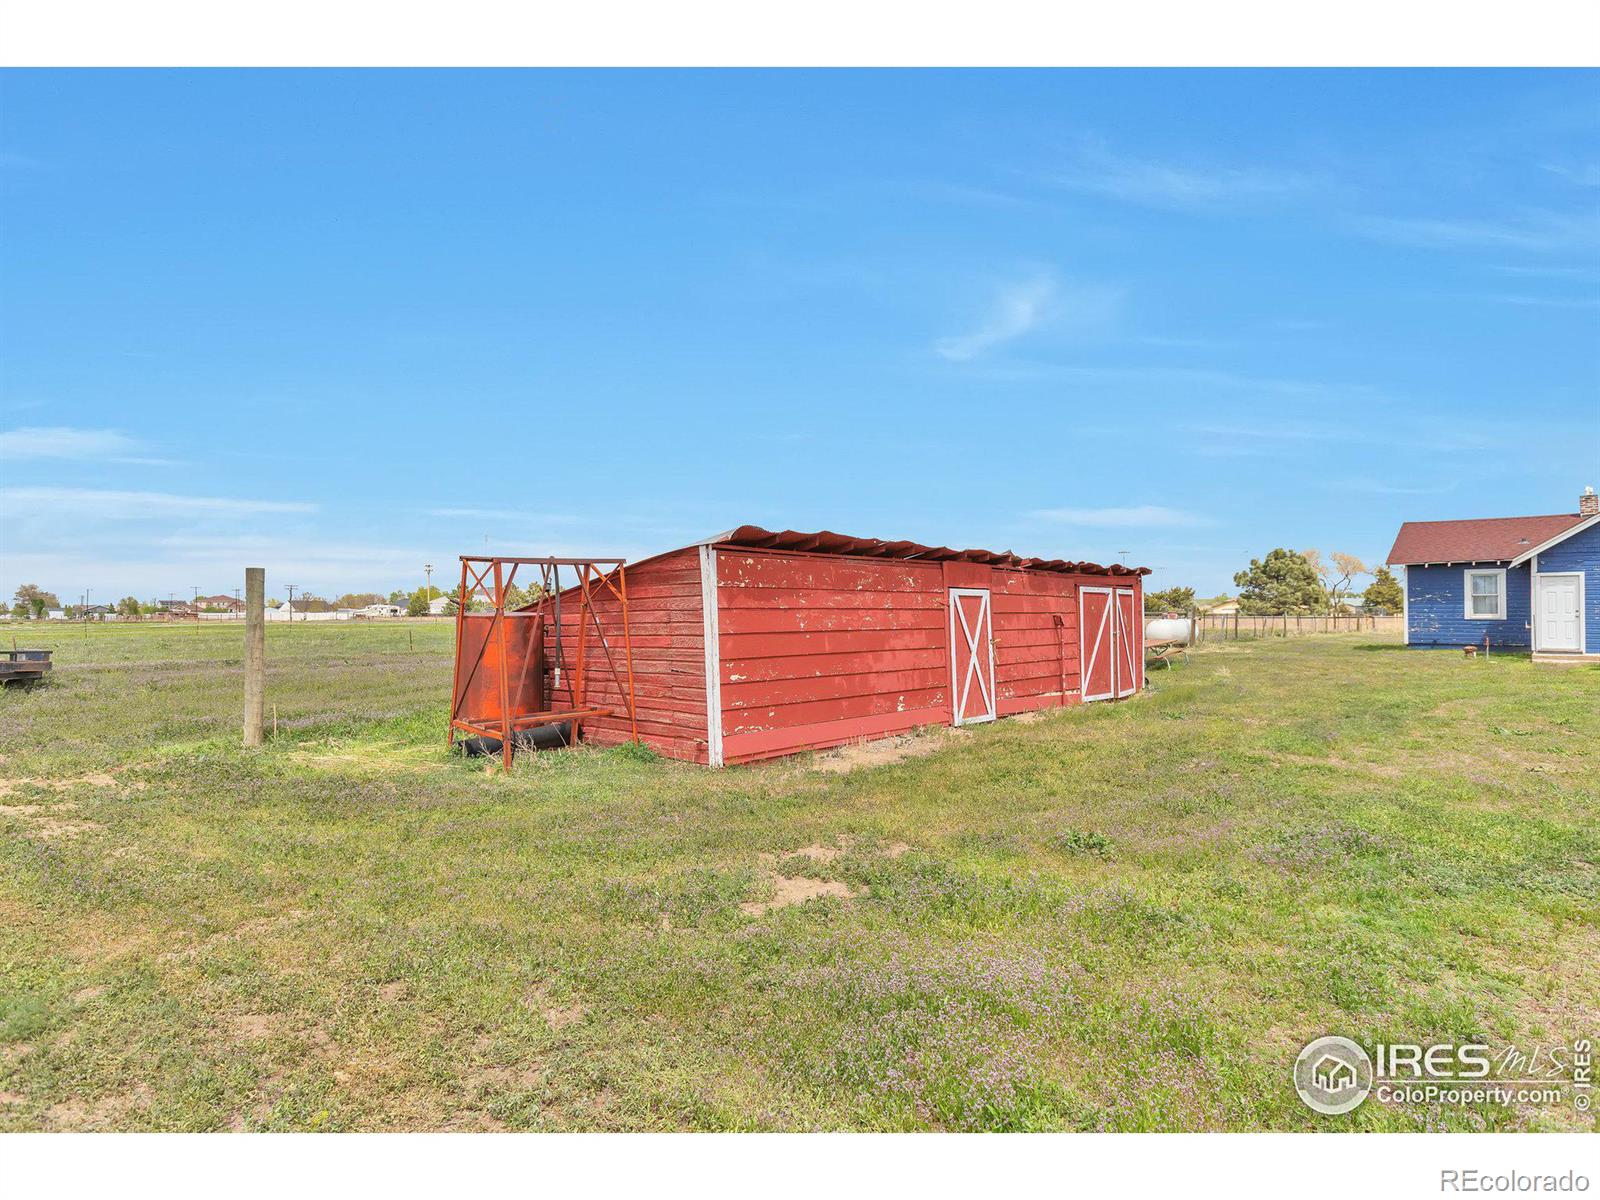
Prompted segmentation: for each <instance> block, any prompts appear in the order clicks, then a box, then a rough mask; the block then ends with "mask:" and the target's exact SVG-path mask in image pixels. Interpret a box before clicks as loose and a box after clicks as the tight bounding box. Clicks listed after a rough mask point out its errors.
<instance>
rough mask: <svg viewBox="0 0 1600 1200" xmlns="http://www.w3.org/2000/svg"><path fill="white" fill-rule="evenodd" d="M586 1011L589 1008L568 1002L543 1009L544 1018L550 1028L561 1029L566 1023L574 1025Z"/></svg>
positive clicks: (581, 1018)
mask: <svg viewBox="0 0 1600 1200" xmlns="http://www.w3.org/2000/svg"><path fill="white" fill-rule="evenodd" d="M588 1012H589V1010H588V1009H586V1008H584V1006H583V1005H581V1004H569V1005H566V1006H565V1007H562V1008H547V1009H545V1010H544V1019H545V1022H546V1023H547V1024H548V1025H549V1026H550V1028H551V1029H553V1030H561V1029H565V1028H566V1027H567V1026H568V1025H576V1024H577V1023H578V1022H579V1021H581V1020H583V1018H584V1017H585V1016H586V1015H587V1014H588Z"/></svg>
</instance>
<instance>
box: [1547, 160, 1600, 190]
mask: <svg viewBox="0 0 1600 1200" xmlns="http://www.w3.org/2000/svg"><path fill="white" fill-rule="evenodd" d="M1544 169H1545V170H1546V171H1549V172H1550V173H1551V174H1552V175H1559V176H1561V178H1563V179H1565V180H1568V181H1569V182H1572V183H1575V184H1577V185H1578V186H1579V187H1600V163H1577V164H1570V163H1545V164H1544Z"/></svg>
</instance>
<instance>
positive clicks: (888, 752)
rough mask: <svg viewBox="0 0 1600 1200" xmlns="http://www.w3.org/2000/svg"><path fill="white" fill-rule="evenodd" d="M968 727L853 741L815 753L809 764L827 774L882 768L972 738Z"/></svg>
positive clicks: (842, 773)
mask: <svg viewBox="0 0 1600 1200" xmlns="http://www.w3.org/2000/svg"><path fill="white" fill-rule="evenodd" d="M971 736H972V734H971V731H970V730H967V729H939V730H932V731H929V732H926V733H902V734H897V735H895V736H894V737H886V738H879V739H877V740H876V741H871V742H853V743H851V744H850V745H848V746H840V747H839V748H838V749H836V750H829V751H827V752H825V753H822V754H818V755H817V757H816V759H815V760H814V761H813V762H812V764H811V765H812V767H813V768H814V769H815V770H818V771H825V772H827V773H828V774H830V775H844V774H847V773H848V772H850V771H857V770H860V769H861V768H863V767H881V766H885V765H887V764H889V763H896V762H900V761H901V760H902V759H907V758H921V757H923V756H924V755H927V754H932V753H933V752H934V751H936V750H941V749H943V748H944V747H945V746H948V745H949V744H950V743H951V742H952V741H953V740H955V739H958V738H963V737H971Z"/></svg>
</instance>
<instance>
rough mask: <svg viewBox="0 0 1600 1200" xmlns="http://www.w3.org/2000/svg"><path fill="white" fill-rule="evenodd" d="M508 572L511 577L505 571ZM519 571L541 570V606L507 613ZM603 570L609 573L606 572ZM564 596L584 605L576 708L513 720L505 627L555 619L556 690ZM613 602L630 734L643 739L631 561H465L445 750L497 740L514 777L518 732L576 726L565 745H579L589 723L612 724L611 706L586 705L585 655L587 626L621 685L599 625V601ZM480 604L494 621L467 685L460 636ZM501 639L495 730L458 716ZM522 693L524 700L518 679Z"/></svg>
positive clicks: (573, 691)
mask: <svg viewBox="0 0 1600 1200" xmlns="http://www.w3.org/2000/svg"><path fill="white" fill-rule="evenodd" d="M507 567H510V570H509V571H507V570H506V568H507ZM520 567H537V568H538V569H539V585H538V586H539V589H540V593H541V594H540V597H539V599H538V600H537V601H536V602H535V603H536V607H534V608H531V609H511V610H509V611H507V609H506V597H507V595H508V594H509V593H510V591H511V589H512V587H513V586H514V585H515V583H516V578H517V570H518V568H520ZM563 567H567V568H570V569H571V570H572V572H573V574H574V575H575V576H576V581H575V582H574V583H573V584H571V585H569V586H568V587H567V588H566V589H563V587H562V581H561V569H562V568H563ZM602 568H604V569H602ZM563 590H566V591H574V592H576V593H577V600H578V602H579V610H578V649H577V654H576V656H575V662H574V665H573V680H572V686H571V689H570V694H571V697H572V706H571V707H570V708H566V709H561V710H546V711H538V712H525V713H513V712H512V711H511V679H510V663H509V662H508V656H507V643H506V622H507V621H508V620H513V619H522V620H526V619H529V618H533V619H543V618H544V617H546V616H547V615H548V613H547V610H550V611H552V612H553V613H554V618H555V619H554V622H553V625H552V626H550V628H552V629H553V631H554V634H555V639H554V640H555V645H556V656H555V659H554V673H555V678H556V681H557V684H558V685H559V682H560V678H561V666H562V664H561V597H562V593H563ZM607 594H609V595H611V596H612V597H614V598H615V599H616V601H617V603H618V606H619V607H620V609H621V617H622V647H623V659H624V665H625V666H626V669H627V678H628V693H627V694H628V727H629V730H630V732H631V733H632V735H633V740H634V741H635V742H637V741H638V740H639V720H638V716H637V711H636V705H635V701H634V685H633V629H632V626H631V624H630V623H629V620H628V575H627V560H626V559H622V558H510V557H504V556H499V555H496V556H492V557H487V556H484V557H480V556H476V555H468V554H463V555H461V587H460V590H459V591H457V592H456V596H457V600H456V653H455V670H454V672H453V675H452V678H451V693H450V731H449V734H448V741H447V744H448V745H451V746H454V745H455V738H456V731H457V730H460V731H462V732H465V733H473V734H477V735H478V736H479V737H487V738H495V737H498V738H499V739H500V759H501V766H502V768H503V769H504V770H505V771H507V772H509V771H510V770H511V750H512V739H513V736H514V734H515V733H516V732H518V731H520V730H523V729H531V728H533V727H535V726H538V725H555V724H560V723H562V722H566V721H570V722H571V723H572V736H571V738H570V739H569V740H568V745H572V744H575V743H576V742H577V740H578V734H579V731H580V729H581V727H582V724H583V722H584V720H585V719H587V718H589V717H608V716H611V715H613V713H614V712H615V711H616V710H615V709H614V708H610V707H597V706H593V705H589V704H587V703H586V702H585V701H586V698H587V688H586V684H587V675H586V671H585V668H586V662H585V659H586V651H587V649H588V634H589V626H590V625H591V624H592V625H593V626H594V630H595V636H596V637H597V638H598V639H599V643H600V648H601V649H602V650H604V651H605V656H606V663H607V665H608V666H609V667H610V668H611V677H612V678H613V679H618V678H620V676H619V675H618V673H617V664H616V660H615V658H614V656H613V655H612V652H611V641H610V639H608V638H607V637H606V629H605V626H604V624H603V623H602V622H601V620H600V614H599V612H598V611H597V610H596V609H595V605H594V602H595V600H596V599H599V598H602V597H604V596H605V595H607ZM478 599H485V600H487V601H488V602H489V603H490V605H491V606H492V612H493V615H492V616H491V618H490V627H489V632H488V634H487V635H485V637H484V639H483V644H482V645H481V646H480V647H479V648H478V654H477V657H476V658H475V659H474V660H473V662H472V666H471V667H470V669H468V670H467V672H466V678H465V679H463V678H462V665H463V664H462V661H461V647H462V633H463V630H464V629H465V625H466V620H467V609H468V608H469V607H470V605H471V604H472V603H473V602H474V601H475V600H478ZM495 639H498V647H499V651H500V654H499V678H498V683H499V691H500V727H499V728H498V729H496V728H494V727H492V726H489V725H484V724H480V723H478V722H474V721H468V720H466V719H464V718H463V717H462V716H461V708H462V705H463V704H464V703H465V702H466V698H467V693H468V689H469V688H470V686H471V683H472V681H473V679H474V678H475V677H476V675H477V672H478V667H479V666H480V665H481V664H482V662H483V655H484V652H485V651H486V650H487V649H488V648H489V643H490V641H491V640H495ZM527 669H528V663H527V661H524V662H523V664H522V670H523V672H524V675H525V674H526V671H527ZM518 682H519V688H518V694H519V695H520V694H521V687H520V684H521V682H522V680H521V679H519V681H518Z"/></svg>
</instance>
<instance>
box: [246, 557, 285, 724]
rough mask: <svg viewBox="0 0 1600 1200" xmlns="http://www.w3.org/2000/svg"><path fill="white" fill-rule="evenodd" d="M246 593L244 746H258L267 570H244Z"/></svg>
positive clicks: (264, 682)
mask: <svg viewBox="0 0 1600 1200" xmlns="http://www.w3.org/2000/svg"><path fill="white" fill-rule="evenodd" d="M244 592H245V601H244V744H245V745H246V746H259V745H261V740H262V737H263V729H262V727H263V725H264V723H265V721H266V711H267V704H266V700H267V611H266V593H267V572H266V568H264V567H246V568H245V569H244ZM234 595H238V590H237V589H235V591H234ZM291 611H292V610H291Z"/></svg>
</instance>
